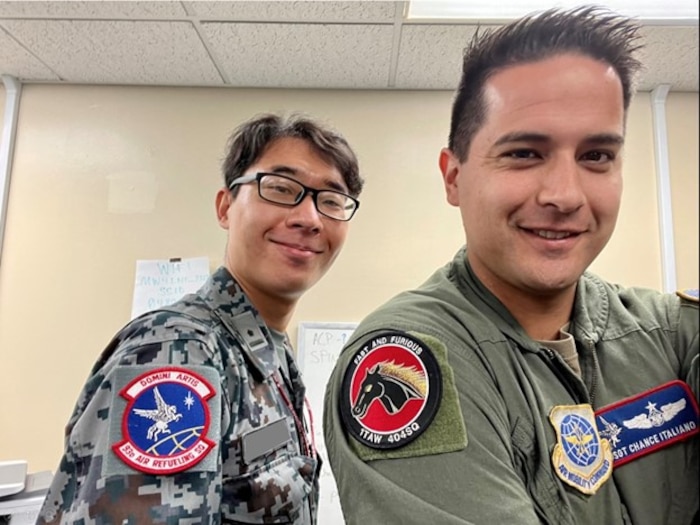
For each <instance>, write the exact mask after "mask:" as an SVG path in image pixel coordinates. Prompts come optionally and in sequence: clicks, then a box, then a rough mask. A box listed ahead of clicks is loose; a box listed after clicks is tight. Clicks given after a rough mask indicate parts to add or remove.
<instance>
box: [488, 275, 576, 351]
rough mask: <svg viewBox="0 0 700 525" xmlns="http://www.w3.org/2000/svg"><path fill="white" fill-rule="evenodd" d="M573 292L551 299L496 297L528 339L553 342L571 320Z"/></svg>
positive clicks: (504, 295)
mask: <svg viewBox="0 0 700 525" xmlns="http://www.w3.org/2000/svg"><path fill="white" fill-rule="evenodd" d="M575 290H576V289H575V288H572V289H571V290H567V291H566V294H560V295H557V296H552V297H541V296H531V295H524V296H523V297H517V298H516V297H509V296H508V294H500V295H497V297H498V298H499V299H500V300H501V302H502V303H503V304H504V305H505V306H506V308H508V311H510V313H511V314H512V315H513V317H514V318H515V320H516V321H518V323H519V324H520V326H522V327H523V330H525V333H527V335H529V336H530V338H532V339H534V340H535V341H554V340H556V339H559V330H560V329H561V327H562V326H564V325H565V324H566V323H567V322H569V319H570V318H571V310H572V308H573V304H574V293H575Z"/></svg>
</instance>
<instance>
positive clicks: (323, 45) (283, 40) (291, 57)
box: [202, 23, 393, 88]
mask: <svg viewBox="0 0 700 525" xmlns="http://www.w3.org/2000/svg"><path fill="white" fill-rule="evenodd" d="M202 26H203V31H204V33H205V34H206V35H207V39H208V40H209V42H210V47H211V49H212V51H213V53H214V55H215V57H216V59H217V61H219V63H220V65H221V67H222V68H223V69H224V71H225V72H226V74H227V76H228V78H229V80H230V82H231V84H232V85H234V86H239V87H257V86H260V87H286V88H296V87H318V86H325V87H328V88H384V87H386V86H387V81H388V78H389V65H390V61H391V41H392V32H393V29H392V26H384V25H340V24H337V25H318V24H314V25H308V24H228V23H205V24H202Z"/></svg>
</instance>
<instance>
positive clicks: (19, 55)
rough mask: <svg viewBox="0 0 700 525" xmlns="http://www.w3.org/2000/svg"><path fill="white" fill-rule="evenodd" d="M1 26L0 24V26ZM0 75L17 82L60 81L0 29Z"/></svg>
mask: <svg viewBox="0 0 700 525" xmlns="http://www.w3.org/2000/svg"><path fill="white" fill-rule="evenodd" d="M0 26H1V24H0ZM0 73H2V74H4V75H10V76H13V77H15V78H17V79H19V80H22V81H24V80H60V79H59V78H58V77H57V76H56V75H55V74H54V73H53V71H51V70H50V69H49V68H48V67H46V65H44V64H42V63H41V62H40V61H39V60H37V58H36V57H35V56H34V55H32V54H31V53H29V52H28V51H27V50H26V49H24V48H23V47H22V46H21V45H19V44H18V43H17V42H16V41H15V40H13V39H12V38H11V37H10V36H9V35H8V34H7V33H5V31H4V30H2V29H0Z"/></svg>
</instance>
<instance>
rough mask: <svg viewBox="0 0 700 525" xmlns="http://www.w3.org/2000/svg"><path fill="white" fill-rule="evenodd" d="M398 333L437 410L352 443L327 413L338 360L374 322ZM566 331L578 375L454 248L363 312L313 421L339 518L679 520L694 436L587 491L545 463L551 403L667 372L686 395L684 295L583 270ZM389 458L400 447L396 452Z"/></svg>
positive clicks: (641, 388) (686, 504)
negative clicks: (436, 384)
mask: <svg viewBox="0 0 700 525" xmlns="http://www.w3.org/2000/svg"><path fill="white" fill-rule="evenodd" d="M385 330H393V331H402V332H407V333H409V334H411V335H412V336H413V337H416V338H418V339H419V340H421V341H423V342H424V343H425V344H426V346H428V347H429V348H430V349H431V350H432V351H433V353H434V354H435V355H436V356H437V358H438V361H440V362H441V370H442V382H443V396H442V401H441V405H440V408H439V409H438V413H437V416H436V417H435V419H434V420H433V422H432V423H431V424H430V426H429V427H428V429H427V430H425V432H424V433H423V434H421V435H420V436H419V437H418V438H417V439H416V440H415V441H414V442H412V443H410V444H409V445H406V447H405V450H403V451H402V449H395V450H379V449H372V448H370V447H367V446H366V445H362V444H360V443H359V442H358V441H357V440H355V439H354V438H353V437H352V436H351V435H350V434H349V433H348V432H347V430H346V428H345V426H344V423H343V419H342V416H341V414H340V411H339V408H338V407H339V403H340V399H341V397H342V395H343V394H344V392H342V391H341V389H342V384H343V378H344V375H345V371H346V369H347V368H348V366H349V364H350V362H351V359H352V358H353V356H354V355H355V354H356V352H357V351H358V349H359V348H361V347H362V345H363V344H364V343H365V342H366V341H368V339H369V338H371V337H372V336H373V334H376V333H378V332H379V331H385ZM569 331H570V333H572V334H573V336H574V339H575V342H576V347H577V351H578V354H579V360H580V366H581V377H580V378H579V377H578V376H577V375H576V374H574V373H573V372H572V371H571V369H570V368H569V367H568V366H567V365H566V364H565V363H564V361H563V360H562V359H561V358H560V356H559V355H558V354H556V353H554V352H552V351H551V350H548V349H546V348H543V347H542V346H541V345H539V344H538V343H536V342H534V341H533V340H532V339H530V338H529V337H528V336H527V335H526V334H525V332H524V331H523V329H522V328H521V327H520V326H519V325H518V323H517V322H516V321H515V320H514V319H513V317H512V316H511V315H510V314H509V312H508V311H507V310H506V308H505V307H504V306H503V305H502V304H501V303H500V302H499V301H498V300H497V299H496V298H495V297H494V296H493V295H492V294H491V293H490V292H489V291H488V290H487V289H486V288H485V287H484V286H483V284H482V283H481V282H479V280H478V279H477V278H476V276H475V275H474V274H473V272H472V271H471V268H470V267H469V265H468V264H467V263H466V260H465V251H464V248H463V249H462V250H460V251H459V252H458V253H457V255H456V257H455V259H454V260H453V261H452V262H451V263H450V264H448V265H446V266H445V267H444V268H442V269H440V270H438V271H437V272H436V273H435V274H434V275H433V276H432V277H431V278H430V279H429V280H428V281H427V282H426V283H424V284H423V285H422V286H421V287H420V288H418V289H416V290H413V291H408V292H404V293H401V294H399V295H398V296H396V297H395V298H393V299H392V300H390V301H389V302H388V303H387V304H385V305H384V306H382V307H380V308H379V309H377V310H376V311H375V312H373V313H372V314H371V315H369V316H368V317H367V318H366V319H365V320H364V321H363V322H362V323H361V324H360V326H359V327H358V328H357V330H356V331H355V332H354V334H353V336H352V340H351V341H349V343H348V344H347V345H346V347H345V348H344V350H343V352H342V354H341V356H340V358H339V360H338V362H337V364H336V368H335V370H334V372H333V374H332V376H331V378H330V381H329V384H328V387H327V392H326V399H325V410H324V433H325V441H326V447H327V452H328V457H329V460H330V464H331V467H332V470H333V473H334V476H335V478H336V482H337V484H338V490H339V495H340V501H341V505H342V508H343V513H344V516H345V519H346V521H347V524H348V525H355V524H375V523H376V524H380V523H381V524H387V525H390V524H397V525H398V524H401V525H406V524H432V525H457V524H460V525H465V524H475V525H484V524H488V525H502V524H518V525H539V524H550V525H565V524H571V525H574V524H576V525H623V524H625V525H629V524H634V525H690V524H691V522H693V518H694V517H696V518H700V514H698V499H699V487H698V476H699V469H698V460H699V449H700V440H699V439H698V437H699V435H697V434H696V435H695V436H693V437H690V438H689V439H686V440H684V441H680V442H677V443H674V444H672V445H670V446H668V447H665V448H661V449H659V450H656V451H655V452H653V453H650V454H648V455H645V456H643V457H639V458H637V459H635V460H633V461H631V462H629V463H626V464H624V465H622V466H620V467H615V468H614V469H613V471H612V476H611V477H610V478H609V479H608V480H607V481H605V482H604V483H603V484H602V486H600V488H598V490H597V492H596V493H595V494H594V495H587V494H584V493H582V492H581V491H579V490H577V489H576V488H574V487H571V486H569V485H567V484H565V483H563V482H562V481H561V479H560V478H559V477H558V476H557V475H556V474H555V472H554V467H553V464H552V451H553V449H554V447H555V445H556V443H557V435H556V433H555V430H554V429H553V426H552V424H551V422H550V420H549V419H548V416H549V414H550V412H551V411H552V408H553V407H555V406H567V405H569V406H570V405H585V404H590V405H591V406H592V408H593V410H596V411H597V410H599V409H601V408H603V407H606V406H609V405H611V404H613V403H615V402H618V401H620V400H623V399H625V398H629V397H631V396H635V395H637V394H640V393H643V392H646V391H649V390H651V389H654V388H656V387H658V386H659V385H663V384H665V383H668V382H670V381H673V380H679V379H680V380H682V381H686V382H687V383H688V384H689V386H690V388H691V390H692V392H693V394H692V395H691V400H692V398H693V397H694V399H695V400H697V398H698V392H699V391H700V390H699V385H698V366H699V359H700V358H699V357H698V304H697V302H693V301H689V300H685V299H681V298H679V297H678V296H676V295H675V294H661V293H658V292H655V291H652V290H645V289H631V288H622V287H619V286H616V285H613V284H609V283H607V282H605V281H603V280H601V279H600V278H598V277H596V276H594V275H592V274H590V273H586V274H585V275H584V276H583V277H582V278H581V279H580V281H579V285H578V287H577V292H576V299H575V305H574V310H573V314H572V317H571V325H570V330H569ZM402 456H403V457H402Z"/></svg>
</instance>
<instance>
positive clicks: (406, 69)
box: [396, 24, 476, 90]
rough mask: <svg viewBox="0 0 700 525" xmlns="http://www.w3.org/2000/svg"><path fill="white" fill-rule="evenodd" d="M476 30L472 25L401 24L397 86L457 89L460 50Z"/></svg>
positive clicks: (460, 57)
mask: <svg viewBox="0 0 700 525" xmlns="http://www.w3.org/2000/svg"><path fill="white" fill-rule="evenodd" d="M475 30H476V26H473V25H419V24H416V25H414V24H410V25H404V26H403V28H402V29H401V47H400V48H399V59H398V63H397V68H396V88H397V89H449V90H454V89H456V88H457V85H458V84H459V78H460V74H461V72H462V50H463V49H464V47H465V46H466V45H467V42H468V41H469V39H470V38H471V37H472V36H473V35H474V32H475Z"/></svg>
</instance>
